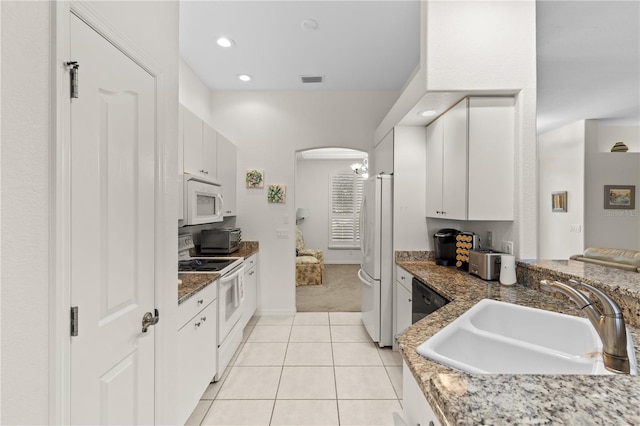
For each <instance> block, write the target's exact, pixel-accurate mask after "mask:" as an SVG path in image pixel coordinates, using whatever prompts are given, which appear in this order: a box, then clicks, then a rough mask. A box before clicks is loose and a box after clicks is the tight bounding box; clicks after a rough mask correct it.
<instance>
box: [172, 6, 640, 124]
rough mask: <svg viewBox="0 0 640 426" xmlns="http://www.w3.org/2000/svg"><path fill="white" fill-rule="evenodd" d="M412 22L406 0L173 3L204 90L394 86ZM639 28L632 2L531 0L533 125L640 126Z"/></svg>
mask: <svg viewBox="0 0 640 426" xmlns="http://www.w3.org/2000/svg"><path fill="white" fill-rule="evenodd" d="M419 18H420V4H419V2H418V1H416V0H410V1H400V0H391V1H382V0H374V1H368V0H357V1H346V0H342V1H331V0H319V1H310V0H307V1H300V0H298V1H295V0H289V1H271V0H261V1H221V0H215V1H182V2H181V5H180V53H181V56H182V58H183V59H184V60H185V62H186V63H187V64H189V66H191V68H192V69H193V70H194V72H195V73H196V74H197V75H198V76H199V77H200V78H201V79H202V81H203V82H204V83H205V84H206V85H207V86H209V87H210V88H211V89H212V90H287V91H300V90H355V91H361V90H362V91H364V90H397V91H400V90H402V87H403V85H404V84H405V83H406V82H407V80H408V79H409V78H410V77H411V75H412V73H413V72H414V70H415V69H416V66H417V65H418V62H419V45H420V43H419V34H420V23H419ZM315 25H317V28H315V29H310V28H309V27H313V26H315ZM639 28H640V0H632V1H610V0H607V1H590V0H586V1H540V0H539V1H538V3H537V47H538V60H537V63H538V101H537V102H538V130H539V131H546V130H551V129H554V128H558V127H561V126H563V125H565V124H568V123H571V122H573V121H576V120H580V119H590V118H594V119H595V118H597V119H606V122H609V123H611V124H633V125H639V124H640V29H639ZM220 36H226V37H229V38H231V39H233V41H234V42H235V44H234V45H233V46H232V47H230V48H226V49H225V48H221V47H219V46H218V45H217V44H216V40H217V38H218V37H220ZM238 74H249V75H251V76H252V80H251V81H249V82H242V81H240V80H238V78H237V76H238ZM301 76H322V77H323V80H324V81H323V82H322V83H302V82H301ZM445 101H446V100H445Z"/></svg>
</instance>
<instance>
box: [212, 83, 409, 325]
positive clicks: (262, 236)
mask: <svg viewBox="0 0 640 426" xmlns="http://www.w3.org/2000/svg"><path fill="white" fill-rule="evenodd" d="M397 96H398V93H397V92H323V93H319V92H214V93H213V94H212V114H213V116H212V123H211V124H212V126H213V127H214V128H215V129H216V130H218V131H220V132H221V133H222V134H224V135H225V136H226V137H227V138H229V140H232V141H233V142H234V143H235V144H236V146H237V147H238V175H239V176H238V218H237V224H238V226H240V227H241V228H242V235H243V238H244V239H246V240H257V241H259V242H260V253H261V256H260V263H261V264H260V274H261V276H260V286H261V292H260V301H259V310H260V312H261V313H262V314H278V313H291V312H294V311H295V273H294V272H295V234H294V229H295V228H294V227H295V205H296V203H295V200H294V199H292V197H293V196H294V192H295V191H294V187H293V186H294V184H295V173H294V168H295V167H294V166H295V161H296V159H295V152H296V151H299V150H304V149H311V148H321V147H343V148H353V149H359V150H362V151H367V152H370V151H371V150H372V149H373V143H374V137H373V134H374V130H375V128H376V126H377V125H378V123H380V120H381V119H382V117H383V116H384V115H385V113H386V112H387V111H388V110H389V108H390V106H391V105H392V104H393V102H394V101H395V99H396V98H397ZM250 168H260V169H264V170H265V185H270V184H281V185H286V187H287V202H286V203H285V204H269V203H267V197H266V192H267V190H266V186H265V189H246V188H245V184H244V172H245V170H247V169H250ZM276 229H286V230H287V231H288V233H289V238H288V239H276Z"/></svg>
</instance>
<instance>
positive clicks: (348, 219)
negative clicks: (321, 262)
mask: <svg viewBox="0 0 640 426" xmlns="http://www.w3.org/2000/svg"><path fill="white" fill-rule="evenodd" d="M363 182H364V179H363V177H362V176H360V175H356V174H353V173H338V174H334V175H331V176H330V177H329V196H330V199H331V202H330V205H329V248H342V249H357V248H359V247H360V220H359V216H360V204H361V203H362V191H363Z"/></svg>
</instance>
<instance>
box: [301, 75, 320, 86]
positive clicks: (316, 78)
mask: <svg viewBox="0 0 640 426" xmlns="http://www.w3.org/2000/svg"><path fill="white" fill-rule="evenodd" d="M300 79H301V80H302V83H304V84H306V83H322V82H324V77H323V76H321V75H301V76H300Z"/></svg>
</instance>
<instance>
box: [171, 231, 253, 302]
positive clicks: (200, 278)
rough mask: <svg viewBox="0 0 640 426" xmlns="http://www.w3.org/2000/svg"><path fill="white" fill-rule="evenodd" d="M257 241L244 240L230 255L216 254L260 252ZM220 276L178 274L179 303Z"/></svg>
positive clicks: (243, 254) (195, 254) (212, 274)
mask: <svg viewBox="0 0 640 426" xmlns="http://www.w3.org/2000/svg"><path fill="white" fill-rule="evenodd" d="M258 248H259V245H258V242H257V241H242V242H240V249H238V251H236V252H234V253H231V254H228V255H224V254H221V255H216V257H244V258H245V259H246V258H248V257H249V256H251V255H253V254H255V253H257V252H258ZM191 256H192V257H196V256H197V252H192V253H191ZM219 277H220V274H217V273H198V274H178V280H180V281H179V283H178V305H179V304H181V303H182V302H184V301H185V300H187V299H189V298H190V297H191V296H193V295H194V294H196V293H197V292H199V291H200V290H202V289H203V288H205V287H206V286H208V285H209V284H211V283H212V282H214V281H215V280H217V279H218V278H219Z"/></svg>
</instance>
